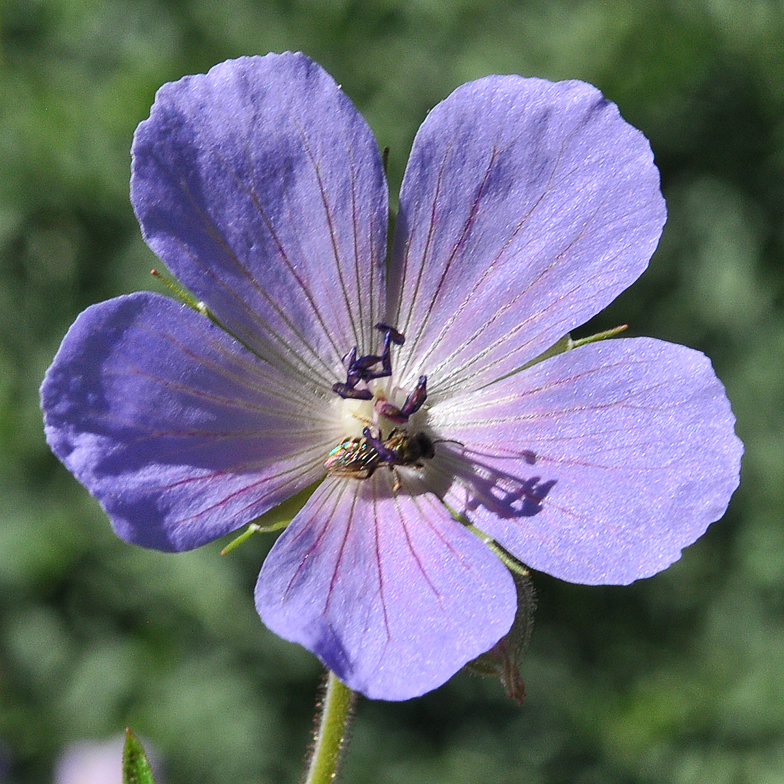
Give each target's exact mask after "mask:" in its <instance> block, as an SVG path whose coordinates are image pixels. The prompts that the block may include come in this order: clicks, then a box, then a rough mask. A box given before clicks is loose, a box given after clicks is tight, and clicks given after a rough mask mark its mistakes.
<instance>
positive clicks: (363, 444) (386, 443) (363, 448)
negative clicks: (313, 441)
mask: <svg viewBox="0 0 784 784" xmlns="http://www.w3.org/2000/svg"><path fill="white" fill-rule="evenodd" d="M435 453H436V452H435V447H434V446H433V442H432V440H431V439H430V436H428V435H427V434H426V433H415V434H414V435H410V434H409V433H407V432H405V431H404V430H393V431H392V432H391V433H390V434H389V438H387V439H381V438H380V437H379V438H376V437H375V436H374V435H373V434H372V432H371V430H370V428H369V427H366V428H365V429H364V430H363V431H362V438H347V439H346V440H345V441H341V442H340V443H339V444H338V445H337V446H336V447H335V448H334V449H333V450H332V451H331V452H330V453H329V455H328V456H327V459H326V460H325V461H324V465H325V466H326V469H327V473H330V474H332V475H333V476H350V477H353V478H354V479H369V478H370V477H371V476H373V474H374V472H375V470H376V469H377V468H378V467H379V466H382V465H386V466H389V467H390V468H394V467H395V466H412V467H414V468H423V467H424V466H423V464H422V462H421V461H422V460H429V459H430V458H432V457H434V456H435Z"/></svg>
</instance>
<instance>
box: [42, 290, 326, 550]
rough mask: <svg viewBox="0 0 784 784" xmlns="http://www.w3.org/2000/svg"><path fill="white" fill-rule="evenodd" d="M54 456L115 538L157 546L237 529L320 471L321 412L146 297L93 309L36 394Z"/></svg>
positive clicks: (188, 318) (201, 327) (213, 331)
mask: <svg viewBox="0 0 784 784" xmlns="http://www.w3.org/2000/svg"><path fill="white" fill-rule="evenodd" d="M41 400H42V405H43V409H44V418H45V423H46V437H47V440H48V442H49V445H50V446H51V448H52V450H53V451H54V453H55V454H56V455H57V456H58V457H59V458H60V459H61V460H62V461H63V463H65V465H66V467H67V468H68V469H69V470H71V471H72V472H73V473H74V474H75V475H76V477H77V478H78V479H79V481H81V482H82V484H84V485H85V486H86V487H87V489H88V490H89V491H90V492H91V493H92V494H93V495H94V496H95V497H96V498H97V499H98V500H99V501H100V502H101V505H102V506H103V507H104V509H105V510H106V512H107V513H108V514H109V516H110V518H111V520H112V524H113V526H114V528H115V530H116V531H117V533H118V534H119V535H120V536H121V537H123V538H124V539H127V540H128V541H131V542H135V543H137V544H141V545H143V546H145V547H154V548H157V549H160V550H185V549H189V548H192V547H197V546H199V545H201V544H204V543H205V542H208V541H210V540H212V539H215V538H216V537H218V536H221V535H223V534H225V533H227V532H228V531H232V530H234V529H236V528H239V527H240V526H242V525H243V524H245V523H247V522H248V521H249V520H252V519H253V518H254V517H256V516H258V515H259V514H261V513H263V512H265V511H266V510H267V509H269V508H271V507H272V506H275V505H276V504H278V503H280V502H281V501H282V500H285V499H286V498H288V497H289V496H291V495H293V494H294V493H296V492H297V491H299V490H301V489H303V488H304V487H306V486H307V485H309V484H311V483H312V482H313V481H315V480H316V479H317V478H318V477H319V476H321V475H323V473H324V469H323V459H324V454H325V452H326V451H328V450H329V448H330V447H331V446H332V445H333V444H334V442H335V438H336V434H335V433H334V432H332V431H331V430H330V426H329V424H328V420H327V418H326V416H327V409H326V405H325V402H324V401H323V400H320V399H319V398H316V397H313V396H311V395H309V394H308V393H307V391H306V390H303V389H301V388H300V387H299V386H298V384H297V382H296V380H295V379H287V378H282V377H280V375H279V374H278V373H277V372H276V371H275V370H274V369H272V368H270V367H269V366H266V365H265V364H264V363H262V362H261V361H260V360H259V359H258V358H257V357H255V356H254V355H253V354H251V353H250V352H248V351H247V350H245V349H244V348H243V347H242V346H240V345H239V344H238V343H237V342H236V341H235V340H233V339H232V338H230V337H229V336H227V335H226V334H225V333H224V332H223V331H222V330H220V329H218V328H217V327H216V326H214V325H213V324H212V323H211V322H210V321H209V320H208V319H207V318H206V317H204V316H202V315H201V314H199V313H197V312H195V311H193V310H191V309H190V308H187V307H185V306H183V305H180V304H178V303H177V302H174V301H173V300H170V299H168V298H166V297H161V296H160V295H157V294H150V293H139V294H133V295H130V296H126V297H119V298H117V299H113V300H110V301H108V302H103V303H101V304H99V305H94V306H93V307H91V308H88V309H87V310H86V311H85V312H84V313H82V314H81V315H80V316H79V318H78V319H77V320H76V322H75V323H74V325H73V326H72V327H71V329H70V330H69V332H68V334H67V335H66V337H65V339H64V340H63V343H62V346H61V347H60V350H59V351H58V353H57V356H56V357H55V359H54V362H53V364H52V366H51V367H50V368H49V371H48V372H47V374H46V378H45V379H44V383H43V386H42V387H41Z"/></svg>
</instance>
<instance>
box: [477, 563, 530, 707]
mask: <svg viewBox="0 0 784 784" xmlns="http://www.w3.org/2000/svg"><path fill="white" fill-rule="evenodd" d="M512 578H513V579H514V583H515V588H517V613H516V614H515V619H514V621H513V622H512V626H511V628H510V629H509V631H508V632H507V633H506V634H505V635H504V636H503V637H502V638H501V639H500V640H499V641H498V642H497V643H496V644H495V645H494V646H493V647H492V648H491V649H490V650H489V651H485V653H483V654H482V655H481V656H477V657H476V659H474V660H473V661H470V662H468V664H466V666H465V669H466V670H467V671H468V672H471V673H473V674H474V675H484V676H487V677H495V678H498V679H500V681H501V683H502V684H503V686H504V689H505V690H506V696H507V697H509V698H510V699H513V700H515V701H516V702H518V703H519V704H522V702H523V699H524V698H525V684H524V683H523V676H522V674H521V672H520V665H521V663H522V659H523V656H524V655H525V652H526V650H528V643H529V641H530V639H531V630H532V629H533V625H534V610H535V609H536V593H535V592H534V586H533V583H532V582H531V577H530V576H529V575H528V574H522V573H521V572H520V571H518V570H516V569H515V570H513V571H512Z"/></svg>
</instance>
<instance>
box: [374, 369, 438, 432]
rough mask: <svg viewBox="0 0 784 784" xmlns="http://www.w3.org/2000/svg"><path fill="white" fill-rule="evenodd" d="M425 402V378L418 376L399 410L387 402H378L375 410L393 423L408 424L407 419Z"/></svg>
mask: <svg viewBox="0 0 784 784" xmlns="http://www.w3.org/2000/svg"><path fill="white" fill-rule="evenodd" d="M425 400H427V376H420V377H419V381H418V382H417V385H416V388H415V389H414V391H413V392H412V393H411V394H410V395H409V396H408V397H407V398H406V400H405V402H404V403H403V405H402V406H401V407H400V408H398V407H397V406H395V405H392V403H390V402H389V401H388V400H379V401H378V403H377V405H376V410H377V411H378V413H379V414H381V416H385V417H386V418H387V419H391V420H392V421H393V422H398V423H403V422H408V418H409V417H410V416H411V415H412V414H416V412H417V411H419V409H420V408H422V406H423V405H424V403H425Z"/></svg>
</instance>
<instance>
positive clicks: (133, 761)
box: [122, 727, 155, 784]
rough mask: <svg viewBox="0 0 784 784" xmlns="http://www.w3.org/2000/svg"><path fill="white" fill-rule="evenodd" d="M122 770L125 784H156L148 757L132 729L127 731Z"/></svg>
mask: <svg viewBox="0 0 784 784" xmlns="http://www.w3.org/2000/svg"><path fill="white" fill-rule="evenodd" d="M122 770H123V779H122V780H123V784H155V779H154V778H153V775H152V768H150V763H149V762H147V755H146V754H145V753H144V749H143V748H142V744H141V743H139V741H138V739H137V738H136V736H135V735H134V734H133V733H132V732H131V730H130V727H129V728H127V729H126V730H125V746H124V747H123V759H122Z"/></svg>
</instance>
